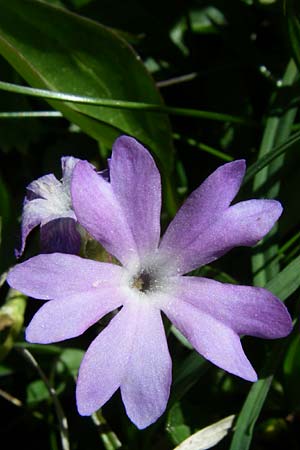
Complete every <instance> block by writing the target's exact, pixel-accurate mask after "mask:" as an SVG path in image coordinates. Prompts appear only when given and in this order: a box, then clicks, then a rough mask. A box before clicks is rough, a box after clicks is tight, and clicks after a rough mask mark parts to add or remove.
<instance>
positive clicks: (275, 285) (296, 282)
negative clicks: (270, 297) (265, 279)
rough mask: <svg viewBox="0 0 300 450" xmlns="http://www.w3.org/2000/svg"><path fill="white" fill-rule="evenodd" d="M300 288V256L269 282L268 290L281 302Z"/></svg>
mask: <svg viewBox="0 0 300 450" xmlns="http://www.w3.org/2000/svg"><path fill="white" fill-rule="evenodd" d="M299 287H300V256H298V257H297V258H295V259H294V260H293V261H292V262H291V263H290V264H288V265H287V266H286V267H285V268H284V269H283V270H282V271H281V272H279V274H278V275H276V277H274V278H273V279H272V280H270V281H269V283H267V285H266V289H268V290H269V291H271V292H273V294H274V295H276V296H277V297H279V298H280V299H281V300H283V301H284V300H286V299H287V298H288V297H289V296H290V295H292V294H293V293H294V292H295V291H296V289H298V288H299Z"/></svg>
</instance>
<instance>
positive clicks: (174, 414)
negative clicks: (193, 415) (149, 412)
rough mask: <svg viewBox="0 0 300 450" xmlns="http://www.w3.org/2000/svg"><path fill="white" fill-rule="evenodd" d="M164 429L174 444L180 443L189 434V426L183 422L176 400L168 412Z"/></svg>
mask: <svg viewBox="0 0 300 450" xmlns="http://www.w3.org/2000/svg"><path fill="white" fill-rule="evenodd" d="M166 430H167V432H168V434H169V435H170V438H171V439H172V441H173V444H175V445H178V444H180V443H181V442H182V441H184V440H185V439H187V438H188V437H189V436H190V435H191V430H190V427H189V426H187V425H186V424H185V423H184V416H183V413H182V410H181V407H180V403H179V402H176V403H175V404H174V405H173V406H172V408H171V409H170V410H169V412H168V417H167V423H166Z"/></svg>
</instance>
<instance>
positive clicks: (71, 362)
mask: <svg viewBox="0 0 300 450" xmlns="http://www.w3.org/2000/svg"><path fill="white" fill-rule="evenodd" d="M83 356H84V351H83V350H80V349H78V348H66V349H64V350H63V351H62V353H61V355H60V356H59V362H58V364H57V371H58V372H63V371H65V370H66V369H67V371H68V372H69V373H70V374H71V375H72V376H73V377H75V376H77V372H78V369H79V366H80V364H81V361H82V358H83Z"/></svg>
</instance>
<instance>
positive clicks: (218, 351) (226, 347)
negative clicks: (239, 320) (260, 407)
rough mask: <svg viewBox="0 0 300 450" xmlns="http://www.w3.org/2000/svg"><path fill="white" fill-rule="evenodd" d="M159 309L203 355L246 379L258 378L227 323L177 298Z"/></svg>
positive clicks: (254, 379)
mask: <svg viewBox="0 0 300 450" xmlns="http://www.w3.org/2000/svg"><path fill="white" fill-rule="evenodd" d="M162 309H163V311H164V312H165V314H166V315H167V316H168V317H169V319H170V320H171V321H172V322H173V324H174V325H175V327H176V328H178V330H179V331H180V332H181V333H182V334H183V335H184V336H185V337H186V338H187V339H188V340H189V342H190V343H191V344H192V345H193V347H194V348H195V349H196V350H197V351H198V352H199V353H200V354H201V355H202V356H204V357H205V358H206V359H208V360H209V361H211V362H212V363H213V364H216V365H217V366H219V367H221V368H222V369H224V370H226V371H227V372H230V373H233V374H234V375H238V376H239V377H242V378H244V379H245V380H249V381H256V380H257V375H256V373H255V371H254V369H253V367H252V366H251V364H250V362H249V360H248V359H247V357H246V355H245V353H244V351H243V348H242V345H241V342H240V338H239V336H238V335H237V333H235V332H234V331H233V330H232V329H231V328H230V327H228V326H227V325H226V324H224V323H222V322H221V321H219V320H217V319H216V318H214V317H212V316H211V315H210V314H206V313H204V312H202V311H199V309H198V308H196V307H195V306H193V305H191V304H189V303H187V302H185V301H183V300H179V299H177V298H173V299H172V300H171V301H170V302H168V303H166V304H165V305H164V306H163V307H162Z"/></svg>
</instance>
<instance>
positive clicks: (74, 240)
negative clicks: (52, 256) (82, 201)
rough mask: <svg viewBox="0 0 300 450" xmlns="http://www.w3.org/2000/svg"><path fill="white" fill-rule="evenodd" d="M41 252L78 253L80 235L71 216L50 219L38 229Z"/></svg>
mask: <svg viewBox="0 0 300 450" xmlns="http://www.w3.org/2000/svg"><path fill="white" fill-rule="evenodd" d="M40 241H41V251H42V253H55V252H59V253H71V254H74V255H76V254H78V253H79V251H80V245H81V236H80V233H79V232H78V230H77V225H76V221H75V220H74V219H71V218H68V217H66V218H62V219H55V220H51V221H50V222H48V223H46V224H45V225H42V226H41V229H40Z"/></svg>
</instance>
